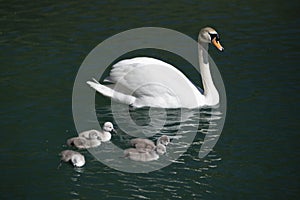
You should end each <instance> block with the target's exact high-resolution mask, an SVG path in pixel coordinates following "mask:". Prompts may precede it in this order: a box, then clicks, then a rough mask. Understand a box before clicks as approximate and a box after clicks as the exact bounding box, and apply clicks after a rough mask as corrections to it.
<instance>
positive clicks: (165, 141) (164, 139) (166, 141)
mask: <svg viewBox="0 0 300 200" xmlns="http://www.w3.org/2000/svg"><path fill="white" fill-rule="evenodd" d="M157 143H158V144H162V145H165V146H167V145H168V144H169V143H170V138H169V136H167V135H162V136H160V137H159V138H158V140H157Z"/></svg>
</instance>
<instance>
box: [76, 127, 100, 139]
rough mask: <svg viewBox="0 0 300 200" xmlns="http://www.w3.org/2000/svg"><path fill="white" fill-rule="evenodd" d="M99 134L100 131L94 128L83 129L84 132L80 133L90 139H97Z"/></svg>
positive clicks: (80, 135)
mask: <svg viewBox="0 0 300 200" xmlns="http://www.w3.org/2000/svg"><path fill="white" fill-rule="evenodd" d="M99 134H100V131H97V130H95V129H92V130H88V131H83V132H81V133H79V137H83V138H85V139H88V140H90V139H97V138H98V135H99Z"/></svg>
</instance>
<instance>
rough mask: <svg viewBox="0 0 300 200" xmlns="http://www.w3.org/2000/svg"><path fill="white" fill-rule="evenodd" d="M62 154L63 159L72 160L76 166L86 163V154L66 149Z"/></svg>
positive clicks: (65, 160)
mask: <svg viewBox="0 0 300 200" xmlns="http://www.w3.org/2000/svg"><path fill="white" fill-rule="evenodd" d="M60 155H61V161H64V162H71V163H72V164H73V166H75V167H82V166H83V165H84V164H85V159H84V156H83V155H82V154H80V153H78V152H76V151H72V150H64V151H62V152H61V153H60Z"/></svg>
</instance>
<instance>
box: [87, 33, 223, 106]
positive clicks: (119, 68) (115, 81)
mask: <svg viewBox="0 0 300 200" xmlns="http://www.w3.org/2000/svg"><path fill="white" fill-rule="evenodd" d="M198 43H199V45H198V47H199V48H198V51H199V64H200V72H201V77H202V83H203V87H204V88H203V89H204V92H203V94H202V93H201V92H200V91H199V90H198V89H197V87H196V86H195V85H194V84H193V83H192V82H191V81H190V80H189V79H188V78H187V77H186V76H185V75H184V74H183V73H182V72H180V71H179V70H178V69H176V68H175V67H173V66H172V65H170V64H168V63H166V62H163V61H161V60H158V59H154V58H148V57H137V58H133V59H128V60H122V61H120V62H118V63H116V64H115V65H114V66H113V67H112V70H111V71H110V75H109V77H107V78H106V79H105V80H104V82H109V83H111V85H102V84H100V83H98V81H96V80H95V79H93V81H87V84H88V85H90V87H92V88H94V89H95V90H96V91H98V92H99V93H101V94H103V95H104V96H107V97H110V98H112V99H113V100H115V101H117V102H121V103H124V104H128V105H131V106H133V107H144V106H150V107H162V108H178V107H184V108H196V107H202V106H214V105H217V104H218V103H219V93H218V91H217V89H216V88H215V85H214V83H213V80H212V77H211V73H210V68H209V62H208V53H207V50H208V44H209V43H212V44H214V46H216V47H217V48H218V49H219V50H220V51H223V50H224V49H223V47H222V46H221V44H220V43H219V35H218V33H217V32H216V31H215V30H214V29H213V28H210V27H206V28H203V29H201V31H200V33H199V37H198ZM187 91H191V93H189V94H188V93H187ZM193 95H194V96H193ZM187 97H188V98H187ZM193 97H195V98H193Z"/></svg>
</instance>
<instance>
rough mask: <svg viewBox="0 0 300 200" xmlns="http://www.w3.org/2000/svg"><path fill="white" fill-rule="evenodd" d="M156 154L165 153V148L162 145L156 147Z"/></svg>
mask: <svg viewBox="0 0 300 200" xmlns="http://www.w3.org/2000/svg"><path fill="white" fill-rule="evenodd" d="M156 152H157V153H158V154H159V155H163V154H165V153H166V152H167V149H166V146H165V145H162V144H158V145H157V146H156Z"/></svg>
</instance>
